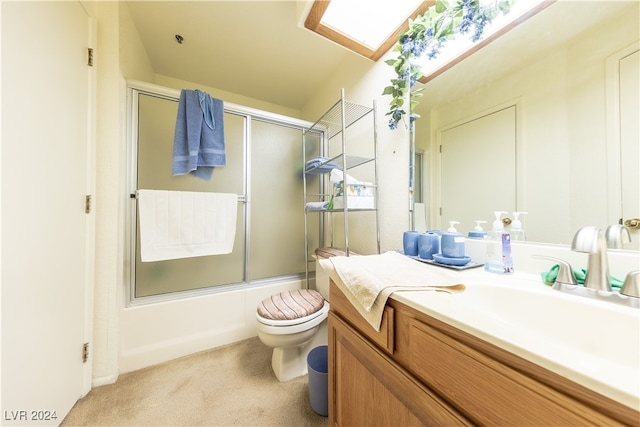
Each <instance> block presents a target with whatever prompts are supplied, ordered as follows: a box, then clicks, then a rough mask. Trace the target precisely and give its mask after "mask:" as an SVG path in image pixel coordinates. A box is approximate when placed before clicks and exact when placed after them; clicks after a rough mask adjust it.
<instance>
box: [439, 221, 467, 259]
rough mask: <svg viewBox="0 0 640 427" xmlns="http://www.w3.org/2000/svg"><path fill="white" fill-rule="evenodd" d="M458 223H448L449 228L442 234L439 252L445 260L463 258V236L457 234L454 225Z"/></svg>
mask: <svg viewBox="0 0 640 427" xmlns="http://www.w3.org/2000/svg"><path fill="white" fill-rule="evenodd" d="M456 224H460V223H459V222H458V221H449V228H448V229H447V232H446V233H442V239H441V244H440V248H441V252H442V256H444V257H447V258H464V236H463V235H462V234H461V233H458V230H456V227H455V225H456Z"/></svg>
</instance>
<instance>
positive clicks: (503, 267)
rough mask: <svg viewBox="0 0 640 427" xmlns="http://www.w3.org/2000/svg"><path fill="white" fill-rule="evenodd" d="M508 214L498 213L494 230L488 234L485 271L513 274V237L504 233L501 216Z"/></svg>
mask: <svg viewBox="0 0 640 427" xmlns="http://www.w3.org/2000/svg"><path fill="white" fill-rule="evenodd" d="M504 213H506V212H500V211H496V212H494V213H493V214H494V215H495V217H496V219H495V221H494V222H493V229H492V230H491V232H490V233H489V234H488V242H487V257H486V260H485V263H484V269H485V271H488V272H490V273H497V274H512V273H513V260H512V258H511V236H510V235H509V233H507V232H505V231H504V225H502V221H501V220H500V215H502V214H504Z"/></svg>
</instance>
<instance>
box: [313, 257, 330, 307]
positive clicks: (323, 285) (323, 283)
mask: <svg viewBox="0 0 640 427" xmlns="http://www.w3.org/2000/svg"><path fill="white" fill-rule="evenodd" d="M319 259H321V257H319V256H316V291H318V292H320V295H322V296H323V297H324V299H326V300H327V301H329V273H327V272H326V271H325V270H324V268H322V267H321V266H320V262H319ZM322 259H324V258H322Z"/></svg>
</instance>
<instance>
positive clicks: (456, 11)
mask: <svg viewBox="0 0 640 427" xmlns="http://www.w3.org/2000/svg"><path fill="white" fill-rule="evenodd" d="M514 1H515V0H494V1H493V2H487V1H481V0H437V1H436V3H435V5H433V6H431V7H430V8H429V9H428V10H427V11H426V12H425V13H424V14H423V15H420V16H417V17H416V18H415V19H410V20H409V28H408V29H407V30H406V31H404V32H402V33H401V34H400V36H399V37H398V42H397V43H396V44H395V46H394V48H393V51H394V52H399V54H398V57H397V58H395V59H389V60H387V61H385V63H386V64H387V65H390V66H392V67H393V69H394V70H395V72H396V77H395V78H393V79H391V85H389V86H387V87H385V88H384V91H383V93H382V94H383V95H391V97H392V99H391V102H390V103H389V105H390V108H389V112H388V113H387V115H388V116H391V117H390V119H389V128H390V129H395V128H397V127H398V123H399V122H400V121H401V120H403V118H404V116H405V114H406V111H405V100H406V98H407V97H408V98H409V113H410V121H414V120H416V119H417V118H418V117H419V115H417V114H416V113H415V112H414V111H415V107H416V106H417V105H418V99H419V98H420V97H421V96H422V90H423V88H418V89H414V86H415V84H416V82H417V81H418V79H420V77H422V72H421V70H420V67H419V66H418V65H416V64H415V59H418V58H421V57H422V56H423V55H427V57H428V58H429V59H433V58H435V57H437V56H438V54H439V53H440V50H441V49H442V48H443V46H444V45H445V44H446V42H447V41H448V40H451V39H453V38H454V37H455V36H456V34H463V35H467V34H471V40H472V41H474V42H476V41H478V40H480V39H481V38H482V34H483V33H484V29H485V26H486V25H487V24H489V23H490V22H491V21H493V19H494V18H495V17H496V16H498V15H499V14H501V13H503V14H506V13H508V11H509V9H510V7H511V5H512V3H513V2H514ZM486 3H491V4H486ZM412 60H413V61H412Z"/></svg>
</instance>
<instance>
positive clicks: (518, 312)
mask: <svg viewBox="0 0 640 427" xmlns="http://www.w3.org/2000/svg"><path fill="white" fill-rule="evenodd" d="M429 268H434V269H440V268H442V267H439V266H429ZM456 275H457V277H458V278H459V283H463V284H465V285H466V287H467V288H466V290H465V291H464V292H461V293H445V292H432V291H418V290H416V291H398V292H394V293H393V294H391V296H390V298H392V299H394V300H396V301H398V302H401V303H404V304H406V305H408V306H410V307H413V308H415V309H416V310H419V311H421V312H423V313H425V314H427V315H429V316H432V317H434V318H436V319H438V320H440V321H443V322H445V323H447V324H449V325H451V326H454V327H456V328H458V329H460V330H462V331H465V332H467V333H469V334H472V335H474V336H476V337H478V338H481V339H483V340H485V341H487V342H489V343H492V344H494V345H496V346H498V347H500V348H503V349H504V350H507V351H509V352H511V353H513V354H515V355H517V356H520V357H522V358H524V359H527V360H529V361H531V362H533V363H535V364H537V365H539V366H542V367H544V368H546V369H548V370H550V371H552V372H555V373H557V374H560V375H562V376H564V377H566V378H569V379H571V380H572V381H574V382H576V383H578V384H580V385H583V386H585V387H587V388H589V389H592V390H594V391H596V392H598V393H600V394H602V395H604V396H607V397H609V398H611V399H614V400H616V401H618V402H620V403H622V404H624V405H626V406H629V407H630V408H633V409H635V410H640V349H639V347H640V343H639V340H640V331H639V329H640V310H638V309H634V308H629V307H624V306H619V305H615V304H612V303H608V302H603V301H596V300H591V299H588V298H584V297H579V296H574V295H567V294H564V293H561V292H559V291H555V290H553V289H551V287H550V286H547V285H545V284H544V283H542V280H541V278H540V275H539V274H528V273H522V272H516V273H514V274H512V275H504V276H503V275H497V274H492V273H488V272H485V271H484V270H483V269H482V268H473V269H468V270H464V271H459V272H456Z"/></svg>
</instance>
